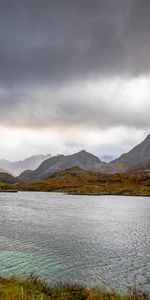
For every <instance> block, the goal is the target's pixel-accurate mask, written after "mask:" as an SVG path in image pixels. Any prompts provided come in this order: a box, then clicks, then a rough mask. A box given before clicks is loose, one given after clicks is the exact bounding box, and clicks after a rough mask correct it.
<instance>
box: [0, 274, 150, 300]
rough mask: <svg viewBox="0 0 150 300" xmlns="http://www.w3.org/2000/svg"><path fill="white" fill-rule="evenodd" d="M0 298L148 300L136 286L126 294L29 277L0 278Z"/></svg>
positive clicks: (11, 299) (25, 299)
mask: <svg viewBox="0 0 150 300" xmlns="http://www.w3.org/2000/svg"><path fill="white" fill-rule="evenodd" d="M0 299H3V300H35V299H37V300H48V299H49V300H103V299H104V300H150V297H149V296H148V295H146V294H145V293H142V292H141V291H139V290H138V289H137V288H133V289H131V290H129V292H128V293H127V294H126V295H121V294H118V293H116V292H114V291H111V292H107V291H104V290H102V289H100V288H90V289H88V288H85V287H82V286H79V285H67V284H61V283H59V284H57V285H55V286H53V287H50V286H49V285H48V284H47V283H46V282H44V281H41V280H39V279H37V278H36V277H34V276H33V277H32V278H30V279H17V278H15V277H14V278H8V279H6V278H0Z"/></svg>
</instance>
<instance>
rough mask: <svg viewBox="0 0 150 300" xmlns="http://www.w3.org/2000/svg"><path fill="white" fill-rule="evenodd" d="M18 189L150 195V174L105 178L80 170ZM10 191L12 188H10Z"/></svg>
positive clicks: (17, 187)
mask: <svg viewBox="0 0 150 300" xmlns="http://www.w3.org/2000/svg"><path fill="white" fill-rule="evenodd" d="M13 188H14V189H17V190H24V191H47V192H65V193H73V194H89V195H103V194H106V195H109V194H110V195H111V194H113V195H141V196H142V195H147V196H148V195H149V196H150V173H146V174H145V173H137V174H136V173H133V174H126V173H123V174H112V175H111V174H101V173H99V172H95V171H87V170H83V169H81V168H79V167H73V168H71V169H68V170H65V171H62V172H58V173H55V174H54V175H52V176H50V177H49V178H47V179H45V180H43V181H41V182H35V183H21V182H19V183H17V184H15V185H13ZM7 189H10V187H8V186H7Z"/></svg>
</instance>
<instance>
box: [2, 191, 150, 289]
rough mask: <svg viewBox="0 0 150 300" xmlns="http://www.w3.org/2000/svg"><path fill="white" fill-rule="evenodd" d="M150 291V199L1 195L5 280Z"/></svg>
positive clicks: (51, 194) (59, 195) (29, 194)
mask: <svg viewBox="0 0 150 300" xmlns="http://www.w3.org/2000/svg"><path fill="white" fill-rule="evenodd" d="M31 273H35V274H37V275H39V276H40V277H42V278H45V279H47V280H48V281H49V282H52V283H56V282H57V281H71V282H80V283H83V284H87V285H92V284H101V285H102V286H105V287H108V288H117V289H118V290H121V291H124V290H126V289H127V288H128V287H129V286H130V285H132V284H133V282H134V281H135V280H136V281H137V282H139V283H140V285H141V288H142V289H144V290H146V291H148V292H149V291H150V198H144V197H143V198H142V197H118V196H116V197H115V196H113V197H111V196H101V197H89V196H73V195H71V196H70V195H63V194H56V193H34V192H32V193H29V192H20V193H17V194H9V193H8V194H7V193H4V194H3V193H1V194H0V275H3V276H4V275H13V274H16V275H24V274H31Z"/></svg>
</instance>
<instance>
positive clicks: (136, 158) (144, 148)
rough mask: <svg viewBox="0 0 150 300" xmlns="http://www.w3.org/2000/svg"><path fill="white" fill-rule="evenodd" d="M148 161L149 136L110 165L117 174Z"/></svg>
mask: <svg viewBox="0 0 150 300" xmlns="http://www.w3.org/2000/svg"><path fill="white" fill-rule="evenodd" d="M149 159H150V134H149V135H148V136H147V137H146V138H145V140H144V141H143V142H142V143H140V144H138V145H137V146H135V147H134V148H133V149H131V150H130V151H129V152H128V153H125V154H123V155H121V156H120V157H119V158H118V159H115V160H114V161H112V162H111V163H110V165H111V166H112V167H114V168H116V171H117V172H125V171H126V170H128V169H129V168H131V167H133V166H136V165H137V164H140V163H143V162H144V161H145V160H149Z"/></svg>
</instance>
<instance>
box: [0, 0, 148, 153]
mask: <svg viewBox="0 0 150 300" xmlns="http://www.w3.org/2000/svg"><path fill="white" fill-rule="evenodd" d="M149 15H150V2H149V1H148V0H142V1H141V0H126V1H125V0H113V1H110V0H92V1H91V0H76V1H74V0H61V1H56V0H26V1H24V0H12V1H9V0H0V67H1V72H0V128H1V130H2V128H4V129H6V130H13V131H14V132H17V130H22V134H24V132H25V130H27V131H28V132H29V131H30V130H31V132H32V137H33V136H34V134H35V132H38V131H39V132H41V130H42V132H43V135H45V134H47V132H49V134H50V136H53V138H52V142H51V145H52V144H54V143H55V145H56V147H55V148H60V149H61V150H62V151H65V149H66V147H68V149H74V150H75V149H79V148H80V147H84V145H85V148H86V146H87V147H89V149H90V144H89V140H90V141H91V150H92V149H95V150H94V151H96V152H97V151H98V150H96V149H98V147H99V146H100V145H101V146H103V145H102V140H104V137H105V136H106V137H107V139H108V140H110V134H108V132H109V133H110V132H111V135H112V136H113V137H114V136H115V134H116V133H118V135H119V136H121V135H122V136H123V137H124V140H123V141H122V140H121V139H120V138H119V142H120V148H119V149H120V150H113V140H112V139H111V142H110V145H108V144H107V143H106V147H105V145H104V148H103V149H108V152H109V153H110V149H112V152H113V153H119V151H121V149H122V150H123V149H126V147H125V146H124V145H125V143H126V144H127V145H129V144H130V145H131V144H132V139H131V138H130V141H129V142H128V141H127V140H126V133H127V132H128V134H129V132H130V133H131V132H132V133H133V134H136V136H137V140H139V137H140V138H141V137H144V133H147V132H148V131H149V128H150V124H149V111H150V102H149V94H150V88H149V87H150V75H149V74H150V59H149V53H150V32H149V28H150V18H149ZM10 128H11V129H10ZM120 130H121V131H120ZM33 132H34V134H33ZM102 132H103V134H102ZM120 132H121V133H120ZM123 132H126V133H125V134H124V133H123ZM79 133H80V134H79ZM95 133H96V134H95ZM88 134H89V137H90V139H89V140H88V139H86V138H85V136H86V135H88ZM129 135H130V134H129ZM8 136H9V135H7V137H8ZM27 136H29V134H27ZM54 136H55V137H54ZM40 137H41V134H40ZM73 137H74V140H76V141H75V142H74V140H73ZM12 138H13V135H12ZM15 139H16V141H18V142H17V145H16V144H15V145H16V146H15V148H13V143H12V148H13V149H17V148H18V147H19V146H18V143H19V140H18V138H17V137H16V136H15ZM19 139H20V141H21V142H20V143H21V145H23V144H25V142H24V141H22V139H21V134H19ZM96 139H99V140H100V142H99V143H97V142H95V141H96ZM31 140H34V142H35V145H36V146H37V141H38V142H39V141H40V140H42V138H39V137H38V138H37V139H32V138H29V140H28V143H27V141H26V145H28V147H29V148H28V149H30V150H31V152H32V153H33V152H34V151H33V148H34V147H30V141H31ZM44 141H46V139H45V140H44ZM82 141H83V142H82ZM134 141H135V140H134ZM119 142H118V144H117V142H116V144H117V145H119ZM4 144H5V147H4V148H5V149H6V148H10V149H11V147H7V143H6V141H5V143H4ZM43 144H44V145H45V147H46V149H47V146H46V144H45V142H43ZM21 147H22V149H23V146H21ZM38 147H39V146H38ZM40 149H41V148H39V150H40ZM115 149H116V148H115ZM16 151H17V150H16ZM21 151H22V153H24V150H21ZM69 151H70V150H69ZM18 152H19V150H18ZM48 152H49V151H48ZM57 152H60V151H59V150H58V151H57ZM106 152H107V151H106ZM102 154H103V153H102Z"/></svg>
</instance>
